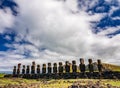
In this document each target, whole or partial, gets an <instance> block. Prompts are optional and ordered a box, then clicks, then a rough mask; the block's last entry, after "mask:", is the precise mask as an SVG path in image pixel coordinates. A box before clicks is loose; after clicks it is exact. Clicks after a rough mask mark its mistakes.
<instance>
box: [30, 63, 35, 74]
mask: <svg viewBox="0 0 120 88" xmlns="http://www.w3.org/2000/svg"><path fill="white" fill-rule="evenodd" d="M31 74H35V62H32V66H31Z"/></svg>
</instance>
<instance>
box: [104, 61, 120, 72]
mask: <svg viewBox="0 0 120 88" xmlns="http://www.w3.org/2000/svg"><path fill="white" fill-rule="evenodd" d="M103 66H104V67H105V69H109V70H112V71H120V66H117V65H113V64H108V63H103Z"/></svg>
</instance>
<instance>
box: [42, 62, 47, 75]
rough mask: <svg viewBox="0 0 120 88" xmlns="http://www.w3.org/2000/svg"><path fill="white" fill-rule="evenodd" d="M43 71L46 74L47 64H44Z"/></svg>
mask: <svg viewBox="0 0 120 88" xmlns="http://www.w3.org/2000/svg"><path fill="white" fill-rule="evenodd" d="M42 73H43V74H46V64H43V67H42Z"/></svg>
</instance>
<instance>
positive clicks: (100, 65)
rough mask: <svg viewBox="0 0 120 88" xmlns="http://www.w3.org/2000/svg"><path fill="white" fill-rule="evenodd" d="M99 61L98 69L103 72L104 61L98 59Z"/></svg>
mask: <svg viewBox="0 0 120 88" xmlns="http://www.w3.org/2000/svg"><path fill="white" fill-rule="evenodd" d="M97 62H98V65H97V67H98V71H99V72H102V68H103V65H102V63H101V60H97Z"/></svg>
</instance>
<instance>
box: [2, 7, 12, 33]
mask: <svg viewBox="0 0 120 88" xmlns="http://www.w3.org/2000/svg"><path fill="white" fill-rule="evenodd" d="M13 25H14V16H13V15H12V12H11V10H10V9H9V8H5V9H4V10H2V9H0V33H3V32H4V30H5V28H11V27H12V26H13Z"/></svg>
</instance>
